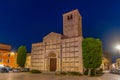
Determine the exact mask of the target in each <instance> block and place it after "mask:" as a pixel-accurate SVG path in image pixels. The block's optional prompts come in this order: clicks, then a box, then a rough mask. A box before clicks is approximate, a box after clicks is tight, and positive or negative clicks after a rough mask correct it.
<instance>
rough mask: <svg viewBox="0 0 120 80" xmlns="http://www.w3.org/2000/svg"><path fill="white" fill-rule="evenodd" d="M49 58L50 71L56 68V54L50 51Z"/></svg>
mask: <svg viewBox="0 0 120 80" xmlns="http://www.w3.org/2000/svg"><path fill="white" fill-rule="evenodd" d="M49 58H50V67H49V69H50V71H56V68H57V67H56V66H57V59H56V54H55V53H50V54H49Z"/></svg>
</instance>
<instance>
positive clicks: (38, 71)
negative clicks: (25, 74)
mask: <svg viewBox="0 0 120 80" xmlns="http://www.w3.org/2000/svg"><path fill="white" fill-rule="evenodd" d="M30 72H31V73H41V71H40V70H35V69H34V70H31V71H30Z"/></svg>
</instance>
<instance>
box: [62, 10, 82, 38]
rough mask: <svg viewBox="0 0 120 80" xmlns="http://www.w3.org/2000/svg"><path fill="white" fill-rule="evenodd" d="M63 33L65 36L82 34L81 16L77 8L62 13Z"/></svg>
mask: <svg viewBox="0 0 120 80" xmlns="http://www.w3.org/2000/svg"><path fill="white" fill-rule="evenodd" d="M63 34H64V36H66V37H76V36H82V17H81V15H80V13H79V11H78V10H77V9H76V10H73V11H70V12H68V13H65V14H63Z"/></svg>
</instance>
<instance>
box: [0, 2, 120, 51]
mask: <svg viewBox="0 0 120 80" xmlns="http://www.w3.org/2000/svg"><path fill="white" fill-rule="evenodd" d="M74 9H78V10H79V12H80V14H81V15H82V19H83V26H82V27H83V36H84V37H94V38H100V39H101V40H102V41H103V49H104V51H110V52H112V50H114V51H115V49H114V47H115V45H116V44H118V43H119V41H120V0H0V43H5V44H10V45H12V50H13V51H16V50H17V48H18V47H19V46H20V45H26V46H27V49H28V52H30V51H31V44H32V43H36V42H41V41H42V38H43V37H44V36H46V35H47V34H48V33H50V32H57V33H62V31H63V30H62V29H63V23H62V14H63V13H66V12H69V11H71V10H74Z"/></svg>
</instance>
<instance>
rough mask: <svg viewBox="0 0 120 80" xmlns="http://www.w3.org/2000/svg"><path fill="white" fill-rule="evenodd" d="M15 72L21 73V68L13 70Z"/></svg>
mask: <svg viewBox="0 0 120 80" xmlns="http://www.w3.org/2000/svg"><path fill="white" fill-rule="evenodd" d="M12 71H13V72H21V70H20V69H19V68H15V69H13V70H12Z"/></svg>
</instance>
